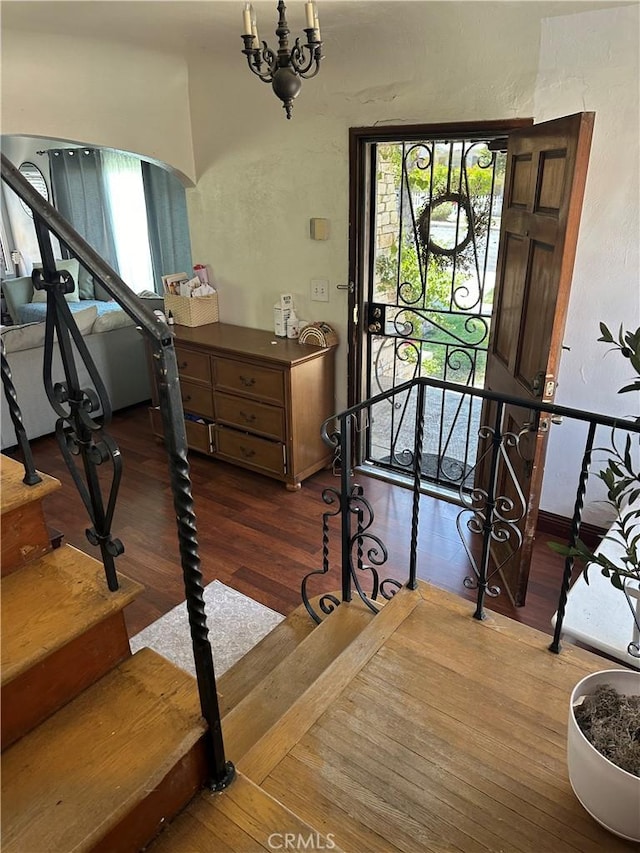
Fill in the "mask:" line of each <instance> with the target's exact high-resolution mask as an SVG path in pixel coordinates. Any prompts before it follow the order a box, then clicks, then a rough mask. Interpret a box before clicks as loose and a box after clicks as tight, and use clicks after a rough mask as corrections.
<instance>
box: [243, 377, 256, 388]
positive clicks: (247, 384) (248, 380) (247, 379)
mask: <svg viewBox="0 0 640 853" xmlns="http://www.w3.org/2000/svg"><path fill="white" fill-rule="evenodd" d="M240 382H242V384H243V385H244V387H245V388H251V386H252V385H255V384H256V380H255V376H241V377H240Z"/></svg>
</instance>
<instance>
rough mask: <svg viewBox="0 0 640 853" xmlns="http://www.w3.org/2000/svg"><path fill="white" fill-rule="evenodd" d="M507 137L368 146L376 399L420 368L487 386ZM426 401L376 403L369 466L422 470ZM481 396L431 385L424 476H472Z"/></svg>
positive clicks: (454, 486) (452, 483)
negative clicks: (418, 437) (418, 420)
mask: <svg viewBox="0 0 640 853" xmlns="http://www.w3.org/2000/svg"><path fill="white" fill-rule="evenodd" d="M504 147H506V140H505V145H502V144H500V143H497V142H496V140H495V138H494V139H492V138H491V136H485V137H482V138H479V137H478V135H477V134H476V135H466V136H462V135H460V136H458V137H455V138H451V137H444V136H438V137H435V138H424V139H420V140H417V141H410V142H408V141H403V140H402V139H400V140H398V141H394V140H385V141H384V142H372V143H370V147H369V152H368V153H369V164H370V171H369V175H370V180H369V185H368V199H367V204H366V210H367V214H366V226H367V239H366V242H367V243H368V246H367V249H368V251H366V252H364V253H363V257H366V259H367V261H366V264H365V265H363V270H362V271H363V273H364V276H363V277H362V279H364V280H363V281H362V284H363V285H364V286H365V287H366V297H365V301H366V304H365V305H364V311H365V316H364V318H363V320H364V322H363V324H362V328H363V334H364V335H365V340H364V341H363V344H364V352H365V356H364V358H363V374H364V380H365V381H364V384H365V385H366V388H365V389H363V390H364V394H365V396H366V397H371V396H374V395H375V394H377V393H380V392H381V391H388V390H389V389H391V388H394V387H397V386H398V385H401V384H402V383H403V382H406V381H407V380H409V379H412V378H414V377H416V376H428V377H432V378H436V379H443V380H445V381H448V382H454V383H457V384H460V385H462V386H467V387H468V386H478V387H483V386H484V379H485V366H486V353H487V345H488V339H489V328H490V323H491V314H492V306H493V290H494V283H495V273H496V259H497V251H498V238H499V233H500V216H501V209H502V193H503V188H504V174H505V163H506V154H505V153H504V152H503V151H502V150H500V149H501V148H504ZM415 403H416V401H415V399H414V398H413V397H412V396H411V395H410V394H409V393H407V392H405V393H404V394H398V395H396V396H395V397H394V398H393V400H388V401H385V402H383V403H379V404H377V405H376V406H374V407H373V410H372V413H371V423H370V424H369V425H368V426H369V429H367V430H365V431H364V432H363V436H364V446H363V447H362V449H361V452H362V456H363V460H362V461H364V462H365V463H366V464H367V465H370V466H375V468H377V469H379V470H381V471H386V472H387V473H388V474H389V475H390V476H394V475H395V476H397V475H403V474H404V475H406V474H407V473H411V470H412V465H413V457H414V451H413V448H414V436H415ZM479 420H480V406H479V403H478V401H474V400H473V398H470V397H468V396H464V395H463V394H460V395H456V394H452V393H451V392H448V393H446V394H445V393H444V392H440V391H436V390H435V389H430V391H429V399H428V407H427V421H426V423H425V430H424V446H423V478H424V479H425V480H426V481H428V482H430V483H431V484H432V485H434V486H438V487H444V488H445V489H451V490H455V491H456V492H457V490H458V489H459V487H460V486H461V485H463V486H464V485H467V484H468V485H471V483H470V482H469V483H467V480H469V481H470V479H471V470H472V468H473V466H474V463H475V455H476V445H477V434H478V427H479Z"/></svg>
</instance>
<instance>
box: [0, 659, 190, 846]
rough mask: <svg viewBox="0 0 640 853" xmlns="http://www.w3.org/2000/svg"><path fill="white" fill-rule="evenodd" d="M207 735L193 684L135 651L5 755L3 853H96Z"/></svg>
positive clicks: (161, 661)
mask: <svg viewBox="0 0 640 853" xmlns="http://www.w3.org/2000/svg"><path fill="white" fill-rule="evenodd" d="M204 731H205V723H204V720H203V719H202V718H201V716H200V705H199V700H198V693H197V688H196V685H195V681H194V679H193V678H192V677H191V676H190V675H188V674H187V673H185V672H183V671H182V670H180V669H178V668H177V667H175V666H174V665H173V664H171V663H169V662H168V661H166V660H165V659H164V658H162V657H160V655H157V654H156V653H155V652H153V651H151V650H150V649H141V650H140V651H139V652H138V653H137V654H136V655H134V656H133V657H131V658H129V659H128V660H127V661H125V662H123V663H122V664H120V665H119V666H118V667H117V668H116V669H114V670H112V671H111V672H110V673H109V674H108V675H106V676H105V677H104V678H103V679H101V681H99V682H97V683H96V684H94V685H93V686H92V687H90V688H89V689H88V690H86V691H85V692H84V693H83V694H81V695H80V696H78V697H77V698H76V699H75V700H74V701H73V702H71V703H70V704H68V705H66V706H65V707H64V708H62V709H61V710H60V711H58V712H57V713H56V714H55V715H54V716H53V717H51V718H50V719H49V720H47V721H46V722H44V723H43V724H42V725H40V726H39V727H38V728H37V729H35V730H34V731H32V732H30V733H29V734H28V735H26V736H25V737H23V738H22V739H21V740H20V741H18V743H16V744H15V745H14V746H12V747H10V748H9V749H8V750H7V751H6V752H5V753H4V755H3V773H2V818H3V821H2V849H3V851H4V853H26V851H29V853H41V851H42V853H45V851H46V853H53V851H63V850H64V851H69V850H74V851H80V850H90V849H93V847H94V846H95V845H96V844H97V843H98V842H99V841H100V839H102V838H104V837H105V836H107V835H108V833H109V832H110V831H112V829H113V827H114V826H117V824H118V822H119V821H120V820H122V819H124V817H125V816H126V815H127V813H128V812H129V811H130V810H131V809H132V808H133V806H134V805H135V804H136V803H140V802H142V801H143V800H144V799H145V797H147V796H148V795H149V794H150V792H152V791H153V790H154V788H157V787H158V786H159V785H160V783H161V782H162V780H163V779H164V778H165V777H166V776H167V774H168V773H169V771H170V770H171V769H172V768H173V767H174V766H175V765H176V763H177V762H179V761H180V759H181V757H182V756H183V755H184V754H186V753H187V752H188V751H189V750H190V749H192V748H193V747H194V744H196V743H197V742H198V741H199V740H200V738H201V737H202V734H203V733H204ZM114 849H115V848H114ZM123 849H124V848H123Z"/></svg>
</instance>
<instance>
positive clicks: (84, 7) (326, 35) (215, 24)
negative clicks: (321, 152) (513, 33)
mask: <svg viewBox="0 0 640 853" xmlns="http://www.w3.org/2000/svg"><path fill="white" fill-rule="evenodd" d="M481 1H482V2H484V4H485V5H486V6H487V11H489V8H488V7H490V6H491V7H497V6H500V7H503V8H504V7H506V6H512V7H513V6H517V7H520V9H521V11H522V14H523V15H524V16H527V17H529V18H531V20H532V21H534V20H538V21H539V20H540V19H541V18H545V17H551V16H556V15H566V14H571V13H577V12H584V11H589V10H595V9H602V8H606V7H609V6H625V5H635V4H636V2H637V0H636V2H624V1H623V2H621V0H584V1H583V0H540V2H539V1H538V0H521V2H513V3H511V2H501V0H496V1H495V2H493V0H481ZM464 5H465V4H464V3H462V2H456V0H439V2H438V0H435V1H434V2H432V0H319V2H318V9H319V13H320V25H321V28H322V35H323V40H324V42H325V45H326V47H328V46H329V45H330V42H331V34H332V33H334V34H337V33H338V32H339V34H340V39H339V41H340V43H341V44H343V45H344V44H348V43H349V39H350V38H351V39H357V38H358V37H361V35H362V32H363V30H364V29H365V28H366V29H367V30H369V29H370V28H380V30H382V29H384V28H392V29H396V30H397V29H398V28H400V29H401V28H402V24H403V17H405V15H406V20H408V19H411V18H412V17H413V14H415V13H416V12H417V11H418V8H419V6H423V7H426V8H427V9H428V11H427V15H428V16H429V17H430V18H432V16H447V14H450V13H451V12H453V9H454V8H455V9H456V11H457V13H458V14H459V12H460V8H461V7H463V6H464ZM470 5H472V6H474V7H475V8H476V9H477V8H478V7H477V2H473V3H471V4H470ZM254 7H255V8H256V11H257V20H258V28H259V30H260V34H261V37H262V38H264V39H266V40H267V41H268V42H269V44H270V45H273V46H275V36H274V30H275V25H276V17H277V14H276V3H275V0H271V2H264V0H254ZM242 9H243V0H233V2H229V0H184V2H183V0H3V1H2V8H1V13H2V18H1V25H2V35H3V37H7V36H8V35H9V31H11V30H22V31H27V32H39V33H51V34H67V35H73V36H74V37H81V38H100V39H102V40H107V41H113V42H120V43H125V44H136V45H139V46H141V47H144V48H147V49H151V50H160V51H163V52H166V51H169V52H172V53H179V54H182V55H187V54H188V52H189V51H190V50H194V49H209V50H216V51H222V52H224V53H227V52H229V51H230V50H233V51H235V50H238V51H239V50H241V48H242V42H241V39H240V32H241V21H242ZM492 11H493V10H492ZM407 13H413V14H407ZM287 17H288V19H289V23H290V26H291V29H292V31H293V32H294V33H295V32H299V34H300V35H302V27H303V25H304V9H303V3H302V0H291V2H290V3H289V8H288V10H287Z"/></svg>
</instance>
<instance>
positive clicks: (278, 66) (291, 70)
mask: <svg viewBox="0 0 640 853" xmlns="http://www.w3.org/2000/svg"><path fill="white" fill-rule="evenodd" d="M304 7H305V15H306V23H307V26H306V27H305V28H304V31H305V33H306V34H307V42H306V44H301V43H300V39H299V38H297V39H296V41H295V44H294V45H293V47H292V48H291V49H289V39H288V36H289V25H288V23H287V17H286V11H287V7H286V6H285V5H284V2H283V0H279V3H278V13H279V15H280V18H279V20H278V26H277V28H276V35H277V36H278V50H277V51H274V50H271V48H270V47H267V43H266V41H263V42H262V47H260V40H259V38H258V27H257V24H256V13H255V10H254V8H253V6H252V5H251V3H245V7H244V12H243V15H242V23H243V27H244V30H243V34H242V38H243V41H244V50H243V51H242V52H243V53H244V55H245V56H246V57H247V63H248V65H249V68H250V69H251V71H252V72H253V73H254V74H255V75H256V76H257V77H259V78H260V80H262V81H263V82H264V83H271V88H272V89H273V91H274V92H275V94H276V95H277V96H278V97H279V98H280V100H281V101H282V106H283V108H284V109H285V110H286V112H287V118H291V110H292V109H293V99H294V98H297V96H298V94H299V92H300V89H301V88H302V80H301V79H300V78H301V77H304V78H305V79H309V78H310V77H315V76H316V74H317V73H318V71H319V70H320V60H321V59H322V58H323V56H322V41H321V40H320V25H319V23H318V11H317V9H316V4H315V2H313V0H308V2H306V3H305V4H304Z"/></svg>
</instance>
